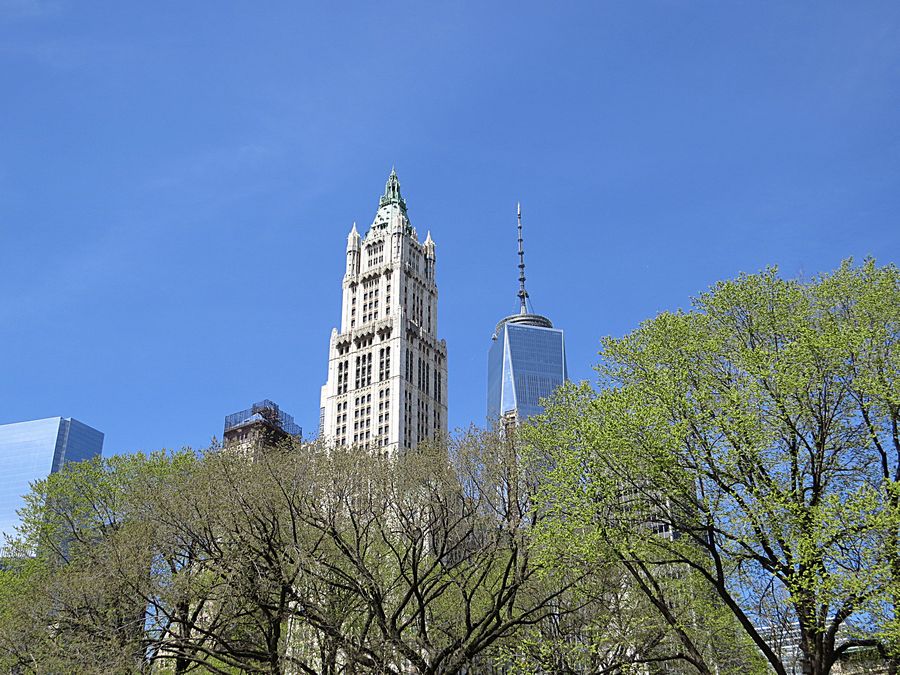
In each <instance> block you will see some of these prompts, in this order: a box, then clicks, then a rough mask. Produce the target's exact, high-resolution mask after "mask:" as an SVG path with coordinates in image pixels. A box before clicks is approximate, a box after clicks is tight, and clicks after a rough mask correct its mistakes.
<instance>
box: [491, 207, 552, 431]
mask: <svg viewBox="0 0 900 675" xmlns="http://www.w3.org/2000/svg"><path fill="white" fill-rule="evenodd" d="M517 211H518V213H517V219H518V232H519V293H518V296H519V313H518V314H513V315H512V316H508V317H506V318H505V319H503V320H501V321H500V323H498V324H497V327H496V328H495V329H494V335H493V337H492V339H491V348H490V351H489V352H488V390H487V416H488V422H489V423H491V424H496V423H499V422H503V423H508V422H512V423H515V422H517V421H521V420H524V419H527V418H528V417H530V416H531V415H535V414H537V413H540V412H541V411H542V410H543V409H544V408H543V406H542V405H541V399H543V398H546V397H548V396H550V394H552V393H553V390H554V389H556V388H557V387H558V386H559V385H561V384H562V383H563V382H565V381H566V379H568V372H567V369H566V345H565V338H564V336H563V331H562V330H560V329H559V328H554V327H553V323H552V322H551V321H550V319H548V318H547V317H545V316H541V315H539V314H534V313H531V312H529V311H528V292H527V291H526V290H525V252H524V250H523V248H522V209H521V207H519V208H518V210H517Z"/></svg>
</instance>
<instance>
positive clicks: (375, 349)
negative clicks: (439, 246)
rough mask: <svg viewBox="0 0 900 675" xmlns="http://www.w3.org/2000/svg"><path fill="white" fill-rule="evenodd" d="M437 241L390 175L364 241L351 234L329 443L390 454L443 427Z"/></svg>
mask: <svg viewBox="0 0 900 675" xmlns="http://www.w3.org/2000/svg"><path fill="white" fill-rule="evenodd" d="M435 248H436V247H435V244H434V241H433V240H432V239H431V233H430V232H429V233H428V235H427V236H426V238H425V241H424V242H419V239H418V235H417V233H416V230H415V228H413V226H412V224H411V223H410V221H409V217H408V216H407V213H406V201H405V200H404V199H403V197H402V196H401V195H400V181H399V180H398V179H397V173H396V172H395V171H393V170H392V171H391V175H390V176H389V177H388V180H387V184H386V185H385V188H384V194H383V195H382V197H381V199H380V200H379V202H378V211H376V213H375V219H374V220H373V221H372V225H371V226H370V227H369V230H368V232H366V234H365V236H364V237H361V236H360V234H359V232H357V230H356V224H355V223H354V225H353V229H352V230H350V235H349V236H348V237H347V267H346V272H345V274H344V282H343V302H342V306H341V329H340V331H338V330H337V329H333V330H332V332H331V342H330V348H329V356H328V381H327V382H326V383H325V385H324V386H323V387H322V397H321V411H320V426H321V435H322V436H323V438H325V439H326V440H327V441H330V442H333V443H336V444H339V445H356V446H360V447H363V448H367V449H378V450H380V451H383V452H386V453H393V452H396V451H397V450H402V449H408V448H414V447H416V445H417V444H418V443H419V442H421V441H423V440H426V439H429V438H433V437H436V436H444V435H446V433H447V344H446V342H445V341H444V340H439V339H438V337H437V285H436V284H435V262H436V255H435Z"/></svg>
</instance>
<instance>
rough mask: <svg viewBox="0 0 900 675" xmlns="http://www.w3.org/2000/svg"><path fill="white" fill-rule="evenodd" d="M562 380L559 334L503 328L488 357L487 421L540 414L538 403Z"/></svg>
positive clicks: (564, 373)
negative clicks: (514, 412) (504, 417)
mask: <svg viewBox="0 0 900 675" xmlns="http://www.w3.org/2000/svg"><path fill="white" fill-rule="evenodd" d="M566 377H567V369H566V352H565V342H564V339H563V332H562V331H561V330H559V329H557V328H544V327H540V326H531V325H527V324H516V323H505V324H503V326H502V327H501V329H500V330H499V334H498V336H497V339H496V340H495V341H494V342H493V344H492V345H491V350H490V353H489V355H488V420H489V421H494V420H496V419H497V418H498V417H499V416H500V415H503V414H505V413H507V412H511V411H513V410H515V411H516V412H517V413H518V416H519V418H520V419H524V418H527V417H529V416H531V415H534V414H536V413H539V412H541V411H542V410H543V406H542V405H541V403H540V401H541V399H543V398H546V397H548V396H550V394H552V393H553V390H554V389H556V388H557V387H558V386H559V385H561V384H562V383H563V382H565V380H566Z"/></svg>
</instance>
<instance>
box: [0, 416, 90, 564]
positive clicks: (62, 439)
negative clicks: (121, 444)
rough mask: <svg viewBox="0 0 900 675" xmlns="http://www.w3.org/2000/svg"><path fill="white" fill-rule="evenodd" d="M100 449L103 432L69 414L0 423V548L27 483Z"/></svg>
mask: <svg viewBox="0 0 900 675" xmlns="http://www.w3.org/2000/svg"><path fill="white" fill-rule="evenodd" d="M102 451H103V434H102V433H101V432H99V431H97V430H96V429H94V428H92V427H89V426H88V425H87V424H83V423H81V422H79V421H78V420H75V419H72V418H66V417H48V418H47V419H43V420H32V421H30V422H17V423H15V424H3V425H0V549H2V548H3V546H4V543H5V542H4V540H3V535H4V534H9V535H11V534H13V533H14V531H15V527H16V525H18V523H19V517H18V516H17V515H16V510H17V509H20V508H22V506H24V503H25V502H24V500H23V496H24V495H26V494H28V491H29V489H30V488H29V483H31V482H32V481H36V480H41V479H44V478H46V477H47V476H48V475H49V474H51V473H53V472H54V471H59V470H60V469H61V468H62V467H63V465H65V464H67V463H69V462H79V461H81V460H85V459H90V458H92V457H96V456H98V455H100V453H101V452H102Z"/></svg>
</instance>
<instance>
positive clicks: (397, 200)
mask: <svg viewBox="0 0 900 675" xmlns="http://www.w3.org/2000/svg"><path fill="white" fill-rule="evenodd" d="M388 204H398V205H399V206H400V208H401V209H403V210H404V211H406V202H405V201H404V199H403V197H401V196H400V179H399V178H397V172H396V171H395V170H394V169H391V175H390V176H388V179H387V183H385V184H384V194H383V195H381V199H380V200H379V201H378V206H379V207H382V206H387V205H388Z"/></svg>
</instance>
